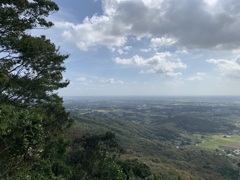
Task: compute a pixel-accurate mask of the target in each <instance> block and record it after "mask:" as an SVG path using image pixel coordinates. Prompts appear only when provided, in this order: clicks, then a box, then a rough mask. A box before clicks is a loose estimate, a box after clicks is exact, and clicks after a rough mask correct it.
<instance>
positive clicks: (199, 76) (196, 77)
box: [187, 72, 206, 81]
mask: <svg viewBox="0 0 240 180" xmlns="http://www.w3.org/2000/svg"><path fill="white" fill-rule="evenodd" d="M205 77H206V74H205V73H201V72H197V73H196V74H195V75H194V76H191V77H189V78H187V80H188V81H201V80H203V79H204V78H205Z"/></svg>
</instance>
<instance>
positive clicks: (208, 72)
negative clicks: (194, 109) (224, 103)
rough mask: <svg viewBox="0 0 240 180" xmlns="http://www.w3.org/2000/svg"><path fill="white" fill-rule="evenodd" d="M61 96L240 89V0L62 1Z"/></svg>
mask: <svg viewBox="0 0 240 180" xmlns="http://www.w3.org/2000/svg"><path fill="white" fill-rule="evenodd" d="M54 2H56V3H57V4H58V6H59V8H60V10H59V11H58V12H57V13H54V14H52V15H51V16H50V17H49V20H51V21H52V22H53V23H54V24H55V25H54V27H52V28H50V29H47V30H43V31H41V32H38V33H42V34H46V36H47V37H48V38H50V39H51V40H52V41H53V42H54V43H55V44H56V46H59V47H60V49H61V53H63V54H70V57H69V58H68V59H67V60H66V62H65V63H64V66H65V67H66V72H65V73H64V74H63V75H64V78H65V79H68V80H70V84H69V86H68V87H67V88H64V89H61V90H59V91H58V93H59V95H60V96H172V95H173V96H198V95H200V96H208V95H217V96H221V95H224V96H225V95H240V33H239V32H240V1H239V0H227V1H226V0H78V1H76V0H68V1H66V0H55V1H54Z"/></svg>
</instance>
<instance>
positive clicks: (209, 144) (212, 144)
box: [196, 135, 240, 149]
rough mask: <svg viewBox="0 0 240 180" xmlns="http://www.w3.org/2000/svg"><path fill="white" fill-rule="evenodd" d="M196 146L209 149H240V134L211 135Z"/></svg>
mask: <svg viewBox="0 0 240 180" xmlns="http://www.w3.org/2000/svg"><path fill="white" fill-rule="evenodd" d="M196 146H197V147H200V148H207V149H224V148H228V149H229V148H230V149H239V148H240V136H238V135H233V136H231V137H227V138H224V137H222V135H209V136H207V137H206V139H205V140H203V141H202V143H200V144H197V145H196Z"/></svg>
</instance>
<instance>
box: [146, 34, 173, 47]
mask: <svg viewBox="0 0 240 180" xmlns="http://www.w3.org/2000/svg"><path fill="white" fill-rule="evenodd" d="M174 43H176V39H174V38H167V37H161V38H152V39H151V44H150V46H151V47H152V48H157V47H159V46H170V45H173V44H174Z"/></svg>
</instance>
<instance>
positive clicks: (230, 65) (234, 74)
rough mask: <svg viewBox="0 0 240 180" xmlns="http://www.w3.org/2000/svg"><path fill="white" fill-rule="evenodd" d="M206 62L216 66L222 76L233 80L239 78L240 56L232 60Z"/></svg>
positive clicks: (210, 60)
mask: <svg viewBox="0 0 240 180" xmlns="http://www.w3.org/2000/svg"><path fill="white" fill-rule="evenodd" d="M207 62H209V63H212V64H216V65H217V67H218V68H219V70H220V71H221V73H222V75H223V76H226V77H229V78H234V79H239V78H240V56H238V57H236V59H234V60H226V59H209V60H207Z"/></svg>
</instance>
